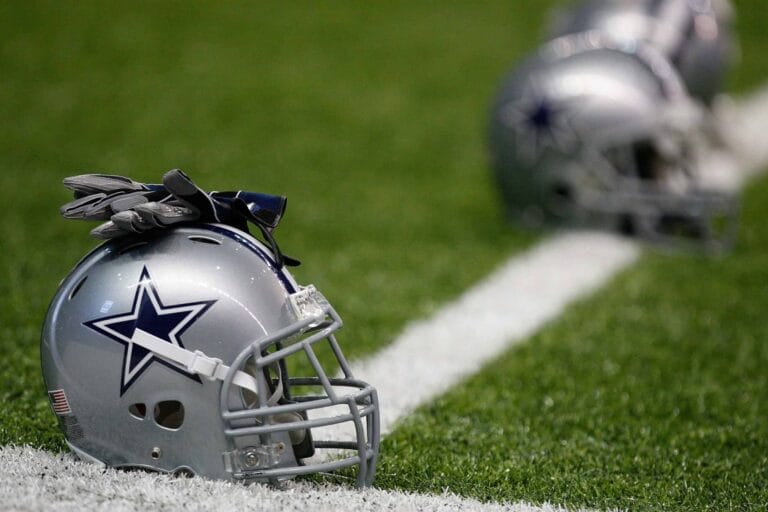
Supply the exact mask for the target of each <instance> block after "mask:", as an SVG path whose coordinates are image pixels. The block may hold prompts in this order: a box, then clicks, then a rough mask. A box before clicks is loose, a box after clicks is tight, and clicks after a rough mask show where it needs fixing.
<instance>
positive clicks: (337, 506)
mask: <svg viewBox="0 0 768 512" xmlns="http://www.w3.org/2000/svg"><path fill="white" fill-rule="evenodd" d="M0 482H2V484H1V485H0V510H9V511H10V510H13V511H19V512H21V511H38V510H39V511H45V512H49V511H59V512H69V511H71V512H81V511H84V510H85V511H102V510H103V511H105V512H129V511H130V512H134V511H135V512H147V511H157V512H163V511H175V510H185V511H187V512H195V511H216V512H228V511H233V512H234V511H242V510H255V511H270V512H305V511H308V510H311V511H323V510H328V511H334V512H361V511H365V510H372V511H377V512H378V511H385V510H386V511H419V512H458V511H466V510H483V511H488V512H496V511H499V512H500V511H514V512H556V511H557V512H566V511H565V509H562V508H559V507H554V506H550V505H541V506H533V505H528V504H525V503H518V504H501V503H497V504H487V503H486V504H484V503H480V502H478V501H476V500H472V499H466V498H461V497H459V496H456V495H454V494H449V493H445V494H440V495H425V494H409V493H404V492H396V491H383V490H380V489H366V490H363V491H358V490H356V489H353V488H350V487H346V486H335V485H323V486H321V485H311V484H306V483H299V482H290V483H288V484H287V485H286V488H285V489H282V490H276V489H273V488H271V487H268V486H264V485H249V486H245V485H240V484H232V483H228V482H221V481H212V480H205V479H202V478H174V477H171V476H168V475H161V474H157V473H143V472H126V471H116V470H112V469H102V468H100V467H98V466H95V465H93V464H87V463H84V462H79V461H76V460H74V457H73V456H71V455H69V454H66V455H58V456H57V455H53V454H50V453H48V452H44V451H42V450H35V449H31V448H16V447H12V446H10V447H8V446H7V447H2V448H0Z"/></svg>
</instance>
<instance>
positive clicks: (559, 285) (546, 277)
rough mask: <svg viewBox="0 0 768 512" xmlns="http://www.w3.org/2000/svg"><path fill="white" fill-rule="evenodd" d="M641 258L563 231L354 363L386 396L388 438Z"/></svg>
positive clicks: (611, 242)
mask: <svg viewBox="0 0 768 512" xmlns="http://www.w3.org/2000/svg"><path fill="white" fill-rule="evenodd" d="M639 253H640V251H639V249H638V246H637V245H636V244H634V243H632V242H630V241H629V240H627V239H625V238H620V237H617V236H613V235H609V234H605V233H596V232H578V233H576V232H566V233H561V234H558V235H556V236H554V237H552V238H549V239H547V240H545V241H543V242H542V243H540V244H539V245H537V246H536V247H534V248H533V249H531V250H529V251H527V252H526V253H524V254H520V255H517V256H516V257H514V258H512V259H511V260H509V261H508V262H507V263H505V264H504V265H503V266H502V267H501V268H500V269H498V270H497V271H496V272H494V273H492V274H491V275H490V276H488V277H486V278H485V279H484V280H483V281H481V282H480V283H479V284H477V285H475V286H474V287H472V288H471V289H470V290H469V291H467V292H466V293H465V294H464V295H462V296H461V297H459V298H458V299H457V300H455V301H454V302H452V303H450V304H448V305H446V306H445V307H443V308H442V309H441V310H440V311H438V312H437V313H435V314H434V315H433V316H431V317H430V318H427V319H425V320H421V321H416V322H413V323H411V324H410V325H408V326H407V327H406V328H405V331H404V332H403V333H402V334H401V335H400V336H399V337H398V338H397V339H396V340H395V341H394V342H393V343H391V344H390V345H388V346H387V347H386V348H384V349H383V350H382V351H381V352H379V353H378V354H376V355H375V356H374V357H372V358H370V359H367V360H364V361H360V362H356V363H354V364H353V371H354V372H355V375H358V376H359V377H360V378H362V379H364V380H366V381H367V382H369V383H371V384H373V386H374V387H375V388H376V389H377V390H378V393H379V402H380V404H381V426H382V432H383V433H388V432H390V431H391V429H392V428H393V426H394V425H395V423H396V422H397V421H398V420H400V419H401V418H404V417H406V416H407V415H408V414H409V413H410V412H412V411H413V410H414V409H415V408H416V407H418V406H420V405H422V404H425V403H428V402H429V401H431V400H432V399H434V398H435V397H437V396H439V395H441V394H443V393H444V392H445V391H447V390H448V389H449V388H450V387H452V386H455V385H456V384H457V383H458V382H459V381H461V380H462V379H464V378H466V377H468V376H470V375H472V374H474V373H476V372H477V371H479V370H480V368H481V367H482V366H483V365H484V364H486V363H487V362H489V361H490V360H492V359H493V358H494V357H496V356H498V355H499V354H500V353H501V352H503V351H505V350H507V349H508V348H509V347H510V346H512V345H514V344H516V343H519V342H520V341H523V340H525V339H527V338H528V337H529V336H530V335H531V334H533V333H534V332H536V331H537V330H538V329H539V328H540V327H541V326H542V325H544V324H545V323H546V322H548V321H550V320H552V319H553V318H555V317H557V316H558V315H559V314H560V313H562V311H563V309H564V308H565V307H566V306H567V305H568V304H570V303H571V302H573V301H574V300H576V299H578V298H580V297H583V296H585V295H586V294H588V293H590V292H592V291H593V290H595V289H597V288H598V287H600V286H602V285H603V284H604V283H605V282H606V281H607V280H608V279H610V278H611V277H612V276H613V275H614V274H615V273H616V272H618V271H619V270H621V269H623V268H626V267H627V266H628V265H630V264H631V263H632V262H634V261H635V260H636V258H637V257H638V255H639Z"/></svg>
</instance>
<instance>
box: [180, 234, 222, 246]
mask: <svg viewBox="0 0 768 512" xmlns="http://www.w3.org/2000/svg"><path fill="white" fill-rule="evenodd" d="M187 238H188V239H189V240H191V241H192V242H199V243H201V244H211V245H221V242H220V241H218V240H216V239H215V238H211V237H208V236H202V235H192V236H189V237H187Z"/></svg>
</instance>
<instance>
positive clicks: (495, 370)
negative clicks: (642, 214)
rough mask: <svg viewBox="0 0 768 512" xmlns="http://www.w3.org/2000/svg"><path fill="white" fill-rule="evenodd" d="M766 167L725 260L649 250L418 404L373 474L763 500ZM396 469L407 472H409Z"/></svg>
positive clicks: (450, 482)
mask: <svg viewBox="0 0 768 512" xmlns="http://www.w3.org/2000/svg"><path fill="white" fill-rule="evenodd" d="M766 197H768V179H762V180H760V181H759V182H758V183H756V184H754V185H753V186H751V187H750V188H749V190H748V194H747V201H746V205H745V210H744V223H743V226H742V235H741V238H740V240H739V243H738V246H737V247H736V250H735V251H734V253H733V255H731V256H729V257H727V258H725V259H722V260H720V259H707V258H691V257H684V256H662V255H652V254H651V255H647V256H646V257H645V258H644V259H643V260H642V261H641V262H640V264H639V265H638V266H637V267H635V268H633V269H632V270H630V271H627V272H626V273H624V274H623V275H621V276H620V277H619V278H618V279H617V280H616V281H615V282H614V283H613V284H612V285H611V286H609V287H608V288H607V289H606V290H604V291H603V292H601V293H599V294H598V295H597V296H595V297H593V298H592V299H590V300H586V301H582V302H581V303H579V304H578V305H576V306H575V307H573V308H571V309H570V310H569V311H568V313H567V314H566V315H565V316H563V317H562V318H561V319H560V320H558V321H557V322H555V323H554V324H553V325H551V326H549V327H548V328H546V329H544V330H543V331H542V332H541V333H539V334H538V335H536V336H534V337H533V339H532V340H531V341H530V343H527V344H525V345H522V346H520V347H519V348H516V349H514V350H512V351H510V352H509V353H507V354H506V356H505V357H503V358H501V359H500V360H498V361H496V362H494V363H493V364H491V365H489V366H488V367H487V368H485V369H484V370H483V372H482V373H481V374H480V375H478V376H476V377H474V378H472V379H470V380H469V381H468V382H466V383H464V384H462V385H461V386H457V387H456V388H455V389H454V390H453V391H452V392H450V393H448V394H447V395H445V396H443V397H441V398H440V399H439V400H438V401H437V402H436V403H435V404H433V405H431V406H428V407H424V408H422V409H421V410H420V411H419V412H418V413H417V414H415V415H414V416H412V417H409V418H408V419H407V420H406V421H405V422H404V425H403V426H402V427H401V428H399V429H397V430H396V431H395V432H394V433H393V434H392V435H390V436H389V437H388V438H387V439H386V440H385V441H384V447H383V450H382V465H383V466H382V468H381V469H380V472H379V476H378V480H377V482H378V485H380V486H384V487H393V488H407V489H409V490H419V491H432V492H440V491H441V490H443V489H445V488H449V489H451V491H453V492H456V493H459V494H462V495H468V496H474V497H477V498H480V499H484V500H500V501H501V500H511V501H517V500H526V501H528V500H530V501H534V502H546V501H548V502H554V503H559V504H566V505H569V506H578V507H597V508H606V507H610V508H614V507H616V508H621V509H633V510H734V509H737V510H747V509H753V510H765V507H766V506H768V422H767V421H766V419H768V403H766V397H768V370H766V368H767V367H768V330H767V329H766V306H768V286H767V284H768V264H766V259H765V255H766V253H767V252H768V225H767V224H766V223H765V218H766V216H768V202H766V201H765V198H766ZM404 482H405V484H404Z"/></svg>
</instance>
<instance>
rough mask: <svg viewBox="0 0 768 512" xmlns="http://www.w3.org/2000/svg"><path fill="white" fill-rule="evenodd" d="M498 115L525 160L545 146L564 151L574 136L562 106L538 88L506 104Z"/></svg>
mask: <svg viewBox="0 0 768 512" xmlns="http://www.w3.org/2000/svg"><path fill="white" fill-rule="evenodd" d="M502 116H503V120H504V122H505V123H506V125H507V126H509V127H510V128H511V129H512V130H513V132H514V136H515V140H516V147H517V150H518V154H520V156H522V157H524V158H526V159H529V160H536V159H538V158H539V157H540V156H541V154H542V153H543V152H544V151H545V150H546V149H555V150H557V151H559V152H568V151H569V150H570V149H571V148H572V147H573V145H574V143H575V142H576V139H577V137H576V133H575V130H574V129H573V126H572V125H571V122H570V119H569V115H568V114H566V107H565V106H564V105H558V104H556V103H555V102H553V101H551V100H550V99H549V98H548V97H547V95H546V94H543V93H541V92H540V91H539V92H537V93H528V94H526V95H525V96H524V97H523V98H521V99H520V100H518V101H515V102H513V103H510V104H508V105H507V106H506V107H505V108H504V110H503V111H502Z"/></svg>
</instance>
